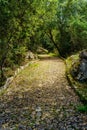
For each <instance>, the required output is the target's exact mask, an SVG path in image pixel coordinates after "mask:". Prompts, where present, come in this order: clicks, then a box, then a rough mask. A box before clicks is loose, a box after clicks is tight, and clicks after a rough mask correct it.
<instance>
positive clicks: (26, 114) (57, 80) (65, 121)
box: [0, 58, 87, 130]
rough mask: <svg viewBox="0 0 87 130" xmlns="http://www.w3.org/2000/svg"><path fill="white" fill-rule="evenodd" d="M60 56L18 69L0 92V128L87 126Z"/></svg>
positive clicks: (86, 117)
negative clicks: (10, 81)
mask: <svg viewBox="0 0 87 130" xmlns="http://www.w3.org/2000/svg"><path fill="white" fill-rule="evenodd" d="M81 104H82V103H81V102H80V100H79V97H78V96H77V95H76V94H75V93H74V91H73V90H72V89H71V87H70V86H69V84H68V82H67V80H66V77H65V64H64V62H63V61H62V60H60V59H57V58H56V59H53V58H52V59H46V60H45V59H44V60H41V61H38V63H34V64H32V66H28V67H27V68H25V69H24V70H23V71H22V72H20V73H19V74H18V75H17V76H16V77H15V79H14V81H13V82H12V83H11V85H10V86H9V87H8V88H7V90H5V92H3V94H1V95H0V129H1V130H86V129H87V115H86V114H85V113H84V114H83V113H80V112H78V111H77V109H76V108H77V106H78V105H81Z"/></svg>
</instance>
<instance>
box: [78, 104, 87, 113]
mask: <svg viewBox="0 0 87 130" xmlns="http://www.w3.org/2000/svg"><path fill="white" fill-rule="evenodd" d="M77 110H78V111H80V112H82V113H87V105H81V106H78V107H77Z"/></svg>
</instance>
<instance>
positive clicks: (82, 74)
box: [71, 50, 87, 82]
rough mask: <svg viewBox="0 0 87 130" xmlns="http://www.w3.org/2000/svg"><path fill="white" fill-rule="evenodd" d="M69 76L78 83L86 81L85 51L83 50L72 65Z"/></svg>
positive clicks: (86, 56) (86, 53) (86, 57)
mask: <svg viewBox="0 0 87 130" xmlns="http://www.w3.org/2000/svg"><path fill="white" fill-rule="evenodd" d="M71 75H72V76H73V77H74V78H75V79H77V80H78V81H82V82H84V81H86V80H87V50H83V51H82V52H81V53H80V54H79V60H77V61H75V62H74V64H73V65H72V69H71Z"/></svg>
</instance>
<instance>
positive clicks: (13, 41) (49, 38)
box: [0, 0, 87, 77]
mask: <svg viewBox="0 0 87 130" xmlns="http://www.w3.org/2000/svg"><path fill="white" fill-rule="evenodd" d="M86 21H87V1H86V0H71V1H70V0H44V1H42V0H34V1H31V0H25V1H23V0H20V1H18V0H17V1H14V0H10V1H9V0H4V1H3V0H0V70H1V76H0V77H3V76H4V75H3V69H2V68H3V67H6V66H11V67H12V66H13V65H14V64H20V63H21V61H22V60H24V57H25V54H26V49H27V50H31V51H33V52H36V50H37V48H38V46H41V47H44V48H45V49H47V50H48V51H49V52H53V51H54V50H55V49H56V50H57V51H58V53H59V54H60V55H61V56H63V57H66V56H67V55H69V54H71V53H72V52H75V51H78V50H81V49H83V48H86V47H87V22H86Z"/></svg>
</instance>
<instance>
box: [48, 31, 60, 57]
mask: <svg viewBox="0 0 87 130" xmlns="http://www.w3.org/2000/svg"><path fill="white" fill-rule="evenodd" d="M48 36H49V38H50V39H51V41H52V43H53V44H54V46H55V48H56V49H57V51H58V52H59V54H60V55H61V51H60V49H59V47H58V45H57V44H56V42H55V40H54V38H53V34H52V31H51V30H49V34H48Z"/></svg>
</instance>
